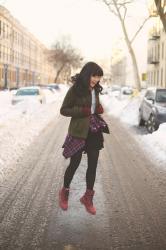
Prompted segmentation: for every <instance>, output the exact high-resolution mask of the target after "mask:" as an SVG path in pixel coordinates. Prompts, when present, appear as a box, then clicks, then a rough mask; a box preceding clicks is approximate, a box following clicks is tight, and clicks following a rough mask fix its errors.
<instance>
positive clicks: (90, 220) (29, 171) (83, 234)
mask: <svg viewBox="0 0 166 250" xmlns="http://www.w3.org/2000/svg"><path fill="white" fill-rule="evenodd" d="M56 119H57V118H56ZM105 119H106V121H107V122H108V124H109V127H110V135H107V134H105V135H104V138H105V147H104V149H103V150H102V151H101V154H100V158H99V164H98V169H97V178H96V183H95V197H94V204H95V206H96V209H97V214H96V216H93V215H90V214H88V213H87V212H86V211H85V209H84V207H83V206H82V205H81V204H80V202H79V199H80V197H81V195H82V194H83V193H84V191H85V172H86V155H83V158H82V162H81V165H80V167H79V169H78V170H77V173H76V175H75V176H74V179H73V182H72V185H71V192H70V198H69V209H68V211H65V212H64V211H62V210H60V208H59V206H58V191H59V189H60V187H61V186H62V183H63V174H64V171H65V169H66V167H67V165H68V162H69V161H68V160H65V159H64V158H63V156H62V148H61V146H62V144H63V141H64V139H65V135H66V132H67V127H68V122H67V118H64V117H62V116H59V117H58V121H57V120H55V121H54V122H51V123H50V124H49V125H48V126H47V127H46V128H45V129H44V130H43V131H42V133H41V134H40V135H39V136H38V137H37V139H35V141H34V142H33V143H32V144H31V146H30V147H29V148H28V150H27V151H26V152H25V153H24V154H23V155H22V157H21V158H20V159H19V161H18V162H17V168H16V171H13V172H11V173H10V175H9V176H8V177H7V178H6V179H5V180H4V182H3V184H2V186H1V187H0V189H1V190H0V222H1V224H0V249H2V250H20V249H24V250H25V249H26V250H34V249H35V250H36V249H38V250H39V249H43V250H54V249H55V250H56V249H57V250H63V249H64V250H77V249H78V250H86V249H88V250H96V249H100V250H106V249H110V250H122V249H124V250H129V249H130V250H164V249H166V212H165V208H166V194H165V186H166V174H165V173H164V170H162V169H158V168H156V167H155V162H151V161H150V160H148V159H147V158H146V155H145V154H144V152H143V151H142V150H141V148H140V147H139V145H138V144H137V142H136V141H135V140H134V139H133V137H132V136H131V135H130V132H129V131H128V130H127V128H125V127H123V125H122V124H121V123H120V122H119V120H117V119H115V118H113V117H107V116H106V117H105Z"/></svg>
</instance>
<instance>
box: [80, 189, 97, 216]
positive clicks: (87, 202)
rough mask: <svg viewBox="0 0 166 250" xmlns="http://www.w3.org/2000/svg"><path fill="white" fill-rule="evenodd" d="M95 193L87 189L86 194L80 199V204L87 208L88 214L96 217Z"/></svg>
mask: <svg viewBox="0 0 166 250" xmlns="http://www.w3.org/2000/svg"><path fill="white" fill-rule="evenodd" d="M94 193H95V191H94V190H90V189H87V190H86V192H85V194H84V195H83V196H82V198H81V199H80V202H81V203H82V204H83V205H84V206H85V208H86V210H87V212H88V213H90V214H93V215H95V214H96V208H95V207H94V205H93V196H94Z"/></svg>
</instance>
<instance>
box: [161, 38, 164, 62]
mask: <svg viewBox="0 0 166 250" xmlns="http://www.w3.org/2000/svg"><path fill="white" fill-rule="evenodd" d="M161 57H162V59H164V42H162V49H161Z"/></svg>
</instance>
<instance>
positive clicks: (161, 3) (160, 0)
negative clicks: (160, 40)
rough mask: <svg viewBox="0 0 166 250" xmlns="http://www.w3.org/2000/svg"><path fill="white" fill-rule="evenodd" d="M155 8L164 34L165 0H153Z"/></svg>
mask: <svg viewBox="0 0 166 250" xmlns="http://www.w3.org/2000/svg"><path fill="white" fill-rule="evenodd" d="M154 1H155V4H156V8H157V13H158V15H159V16H160V19H161V21H162V23H163V26H164V30H165V32H166V0H154Z"/></svg>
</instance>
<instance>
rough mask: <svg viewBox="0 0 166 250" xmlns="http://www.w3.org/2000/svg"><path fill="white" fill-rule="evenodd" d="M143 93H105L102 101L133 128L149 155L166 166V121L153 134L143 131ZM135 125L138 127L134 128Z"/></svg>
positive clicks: (162, 165) (110, 110)
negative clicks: (140, 109) (131, 94)
mask: <svg viewBox="0 0 166 250" xmlns="http://www.w3.org/2000/svg"><path fill="white" fill-rule="evenodd" d="M143 95H144V92H142V93H141V94H140V95H138V96H136V97H129V96H123V95H121V96H119V97H114V96H111V95H110V94H108V95H103V96H102V98H101V101H102V103H103V105H104V107H105V110H106V111H107V112H108V114H110V115H113V116H115V117H117V118H119V119H120V120H121V121H122V122H123V123H125V124H126V125H127V126H128V127H129V128H130V129H131V133H132V134H133V136H134V137H135V139H136V140H137V141H138V143H140V144H141V147H142V149H143V150H144V151H145V152H147V154H148V155H149V157H150V158H153V159H154V160H155V161H156V163H157V165H158V166H161V167H164V168H166V140H165V138H166V123H164V124H161V125H160V127H159V129H158V130H157V131H155V132H153V133H152V134H145V130H143V132H141V128H139V127H138V109H139V105H140V102H141V100H142V97H143ZM133 127H137V128H138V129H137V130H133V129H132V128H133ZM138 131H139V132H138Z"/></svg>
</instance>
